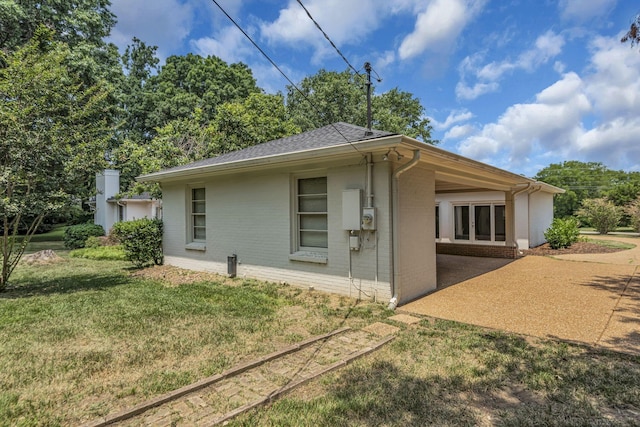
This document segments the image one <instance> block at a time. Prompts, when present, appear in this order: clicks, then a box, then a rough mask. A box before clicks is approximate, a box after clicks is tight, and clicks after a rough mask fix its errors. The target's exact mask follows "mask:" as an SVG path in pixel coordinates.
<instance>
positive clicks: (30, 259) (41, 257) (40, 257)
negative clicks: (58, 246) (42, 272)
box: [22, 249, 63, 265]
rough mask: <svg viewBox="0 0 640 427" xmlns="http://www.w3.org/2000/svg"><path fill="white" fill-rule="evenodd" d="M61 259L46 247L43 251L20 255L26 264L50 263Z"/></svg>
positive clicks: (61, 259)
mask: <svg viewBox="0 0 640 427" xmlns="http://www.w3.org/2000/svg"><path fill="white" fill-rule="evenodd" d="M60 261H63V258H61V257H60V256H58V254H56V253H55V252H54V251H53V250H51V249H46V250H44V251H40V252H36V253H34V254H31V255H25V256H23V257H22V262H24V263H25V264H28V265H34V264H52V263H54V262H60Z"/></svg>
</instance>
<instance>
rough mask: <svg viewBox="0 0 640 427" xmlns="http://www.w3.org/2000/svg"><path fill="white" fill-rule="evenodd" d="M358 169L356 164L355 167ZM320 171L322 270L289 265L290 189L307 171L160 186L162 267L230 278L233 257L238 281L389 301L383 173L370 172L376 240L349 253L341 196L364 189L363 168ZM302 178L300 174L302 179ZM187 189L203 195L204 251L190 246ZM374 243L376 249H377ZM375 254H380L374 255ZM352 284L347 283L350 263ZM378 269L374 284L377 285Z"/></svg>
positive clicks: (382, 167)
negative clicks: (324, 208) (323, 184)
mask: <svg viewBox="0 0 640 427" xmlns="http://www.w3.org/2000/svg"><path fill="white" fill-rule="evenodd" d="M355 162H356V161H354V163H355ZM324 166H327V165H318V168H314V172H313V173H312V174H311V176H314V175H315V176H326V177H327V204H328V221H329V225H328V253H327V262H326V264H318V263H312V262H305V261H294V260H291V259H290V254H291V253H292V252H293V251H294V250H295V248H294V247H293V240H294V239H293V234H294V233H295V228H294V226H293V221H294V211H293V206H294V193H293V191H294V188H295V186H294V184H295V179H296V178H298V177H308V176H309V172H308V171H297V170H285V169H283V170H279V171H276V172H269V173H245V174H235V175H232V176H227V177H214V178H210V179H207V180H205V181H201V182H183V183H180V184H166V183H165V184H163V221H164V254H165V263H167V264H170V265H175V266H178V267H183V268H189V269H194V270H204V271H211V272H215V273H219V274H226V273H227V257H228V256H231V255H233V254H235V255H237V258H238V266H237V275H238V276H239V277H252V278H257V279H261V280H267V281H274V282H286V283H290V284H292V285H298V286H305V287H308V286H313V287H314V288H315V289H318V290H323V291H328V292H333V293H339V294H343V295H351V296H361V297H363V298H364V297H372V298H373V297H375V298H379V299H388V298H390V285H389V280H390V279H389V275H390V269H389V267H390V266H389V264H388V263H385V262H377V260H376V256H377V259H378V260H383V259H384V260H388V258H389V255H388V254H389V251H390V246H389V241H388V235H389V229H388V221H389V218H388V212H389V205H388V195H389V189H388V186H389V180H388V166H387V165H386V164H385V163H377V164H376V165H375V166H374V170H373V175H374V179H373V181H374V186H373V191H374V195H375V197H374V205H375V206H376V208H377V215H378V218H377V223H378V225H379V230H378V232H377V233H374V232H370V233H363V241H364V245H363V247H362V248H361V250H360V251H357V252H350V251H349V240H348V232H347V231H345V230H342V191H343V190H345V189H354V188H358V189H362V190H363V203H365V202H366V198H365V195H364V189H365V172H366V166H365V165H363V164H362V165H361V164H360V162H359V159H358V161H357V163H355V164H352V165H344V166H335V167H333V166H332V167H324ZM299 172H300V173H299ZM192 187H204V188H205V191H206V224H207V230H206V248H205V250H204V251H202V250H192V249H188V248H187V243H188V239H187V236H188V232H189V230H188V226H189V225H188V220H187V215H188V206H187V203H188V197H189V191H190V188H192ZM376 238H377V240H378V241H377V244H376ZM376 246H377V250H376ZM350 256H351V268H352V277H353V282H350V281H349V257H350ZM376 265H377V267H378V268H377V281H376Z"/></svg>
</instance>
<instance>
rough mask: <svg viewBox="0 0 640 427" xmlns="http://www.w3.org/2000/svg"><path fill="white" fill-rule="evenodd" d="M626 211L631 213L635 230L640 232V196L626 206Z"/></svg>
mask: <svg viewBox="0 0 640 427" xmlns="http://www.w3.org/2000/svg"><path fill="white" fill-rule="evenodd" d="M625 213H626V214H627V215H629V218H630V222H631V226H632V227H633V230H634V231H635V232H638V233H640V196H638V198H637V199H635V200H633V201H632V202H631V203H629V204H628V205H627V206H626V207H625Z"/></svg>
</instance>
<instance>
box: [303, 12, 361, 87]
mask: <svg viewBox="0 0 640 427" xmlns="http://www.w3.org/2000/svg"><path fill="white" fill-rule="evenodd" d="M297 1H298V4H299V5H300V7H302V8H303V9H304V11H305V12H306V13H307V16H308V17H309V19H311V21H312V22H313V23H314V24H315V25H316V27H317V28H318V30H320V32H321V33H322V35H323V36H324V38H325V39H327V41H328V42H329V43H330V44H331V46H333V48H334V49H335V50H336V52H338V55H340V57H341V58H342V60H343V61H344V62H346V64H347V65H348V66H349V68H351V69H352V70H353V72H354V73H356V75H357V76H359V77H362V76H361V75H360V73H359V72H358V70H356V69H355V67H354V66H353V65H351V63H350V62H349V60H348V59H347V58H346V57H345V56H344V55H343V54H342V52H340V49H338V47H337V46H336V45H335V43H334V42H333V40H331V38H329V36H328V35H327V33H325V31H324V30H323V29H322V27H321V26H320V24H318V22H317V21H316V20H315V19H313V16H311V13H310V12H309V10H308V9H307V8H306V7H305V6H304V4H302V0H297Z"/></svg>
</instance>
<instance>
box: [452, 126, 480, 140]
mask: <svg viewBox="0 0 640 427" xmlns="http://www.w3.org/2000/svg"><path fill="white" fill-rule="evenodd" d="M476 130H477V129H476V128H475V126H473V125H461V126H453V127H452V128H451V129H449V130H448V131H447V133H445V134H444V139H445V140H447V139H460V138H464V137H466V136H469V135H471V134H472V133H474V132H475V131H476Z"/></svg>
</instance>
